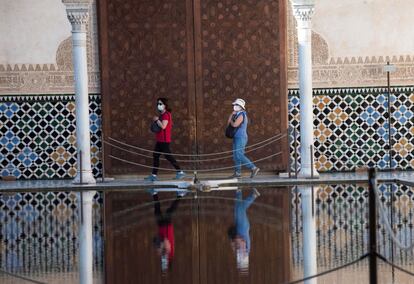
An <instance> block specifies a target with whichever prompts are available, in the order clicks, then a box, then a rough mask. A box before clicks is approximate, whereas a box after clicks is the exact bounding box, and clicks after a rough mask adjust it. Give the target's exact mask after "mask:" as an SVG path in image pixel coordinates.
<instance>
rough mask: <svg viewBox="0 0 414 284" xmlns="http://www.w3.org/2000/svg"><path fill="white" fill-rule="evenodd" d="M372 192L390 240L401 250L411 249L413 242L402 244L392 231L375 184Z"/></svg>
mask: <svg viewBox="0 0 414 284" xmlns="http://www.w3.org/2000/svg"><path fill="white" fill-rule="evenodd" d="M374 193H375V198H376V201H377V203H378V205H379V212H380V216H381V219H382V220H383V222H384V224H385V228H386V230H387V231H388V234H390V236H391V239H392V241H393V242H394V243H395V244H396V245H397V246H398V247H399V248H400V249H402V250H411V249H412V248H414V242H412V243H411V244H410V245H404V244H402V243H401V241H400V240H399V239H398V238H397V236H396V234H395V233H394V230H393V229H392V226H391V224H390V222H389V220H388V218H387V213H386V212H385V209H384V207H383V204H382V202H381V200H380V197H379V193H378V189H377V186H375V188H374Z"/></svg>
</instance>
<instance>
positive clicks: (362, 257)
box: [285, 254, 369, 284]
mask: <svg viewBox="0 0 414 284" xmlns="http://www.w3.org/2000/svg"><path fill="white" fill-rule="evenodd" d="M368 256H369V254H364V255H363V256H361V257H360V258H358V259H356V260H354V261H351V262H349V263H347V264H344V265H341V266H339V267H336V268H333V269H329V270H326V271H324V272H321V273H318V274H315V275H312V276H308V277H305V278H302V279H299V280H295V281H291V282H285V284H297V283H301V282H305V281H307V280H311V279H313V278H317V277H321V276H323V275H326V274H329V273H332V272H335V271H338V270H341V269H343V268H346V267H348V266H351V265H354V264H355V263H358V262H360V261H362V260H364V259H365V258H367V257H368Z"/></svg>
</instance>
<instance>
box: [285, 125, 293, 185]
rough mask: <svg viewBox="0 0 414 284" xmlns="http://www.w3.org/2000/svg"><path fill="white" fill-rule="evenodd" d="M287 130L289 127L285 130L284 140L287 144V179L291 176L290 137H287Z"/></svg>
mask: <svg viewBox="0 0 414 284" xmlns="http://www.w3.org/2000/svg"><path fill="white" fill-rule="evenodd" d="M289 129H290V127H288V129H287V130H286V134H287V136H286V139H287V144H288V163H287V164H288V165H287V167H288V168H287V170H288V174H289V178H291V177H292V174H291V170H290V135H289Z"/></svg>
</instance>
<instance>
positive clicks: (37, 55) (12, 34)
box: [0, 0, 71, 64]
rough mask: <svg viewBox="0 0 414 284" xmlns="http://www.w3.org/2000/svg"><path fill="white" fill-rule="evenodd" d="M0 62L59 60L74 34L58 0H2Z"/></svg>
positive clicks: (45, 61)
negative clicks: (59, 51)
mask: <svg viewBox="0 0 414 284" xmlns="http://www.w3.org/2000/svg"><path fill="white" fill-rule="evenodd" d="M0 7H1V8H0V38H1V40H0V64H44V63H53V64H54V63H56V51H57V48H58V46H59V44H60V43H61V42H62V41H63V40H64V39H66V38H68V37H69V36H70V35H71V33H70V31H71V26H70V23H69V21H68V20H67V18H66V11H65V6H64V5H63V3H62V2H61V1H59V0H0Z"/></svg>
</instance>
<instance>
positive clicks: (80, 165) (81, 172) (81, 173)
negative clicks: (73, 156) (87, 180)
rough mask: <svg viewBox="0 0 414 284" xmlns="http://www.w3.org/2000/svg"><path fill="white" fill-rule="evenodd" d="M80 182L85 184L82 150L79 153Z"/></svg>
mask: <svg viewBox="0 0 414 284" xmlns="http://www.w3.org/2000/svg"><path fill="white" fill-rule="evenodd" d="M79 182H80V184H83V167H82V150H80V151H79Z"/></svg>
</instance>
